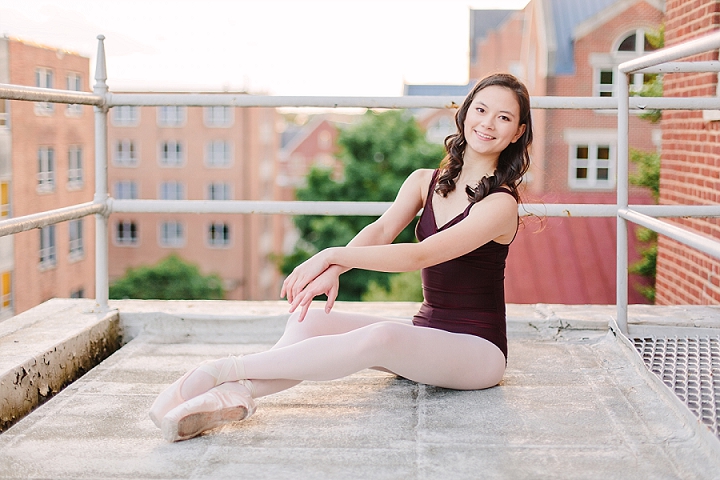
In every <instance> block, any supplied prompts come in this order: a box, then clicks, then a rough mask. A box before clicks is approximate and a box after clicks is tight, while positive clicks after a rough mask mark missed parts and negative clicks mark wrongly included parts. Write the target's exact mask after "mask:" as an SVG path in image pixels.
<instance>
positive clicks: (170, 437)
mask: <svg viewBox="0 0 720 480" xmlns="http://www.w3.org/2000/svg"><path fill="white" fill-rule="evenodd" d="M238 383H240V384H241V385H243V386H245V387H246V388H247V390H248V392H247V393H244V392H242V391H238V390H237V385H232V384H231V383H224V384H222V385H219V386H217V387H215V388H213V389H211V390H210V391H208V392H206V393H203V394H202V395H198V396H197V397H195V398H191V399H190V400H188V401H187V402H185V403H183V404H181V405H179V406H177V407H175V408H174V409H172V410H171V411H170V412H168V414H167V415H165V417H164V418H163V419H162V427H161V428H162V432H163V437H165V440H167V441H168V442H177V441H180V440H187V439H189V438H192V437H196V436H198V435H200V434H201V433H202V432H204V431H206V430H210V429H211V428H216V427H219V426H221V425H224V424H226V423H229V422H237V421H240V420H244V419H246V418H248V417H249V416H250V415H252V414H253V413H255V401H254V400H253V398H252V394H251V391H252V386H251V385H250V384H249V383H250V382H249V381H241V382H238Z"/></svg>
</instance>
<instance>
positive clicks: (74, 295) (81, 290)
mask: <svg viewBox="0 0 720 480" xmlns="http://www.w3.org/2000/svg"><path fill="white" fill-rule="evenodd" d="M70 298H85V289H84V288H82V287H80V288H78V289H77V290H73V291H72V292H70Z"/></svg>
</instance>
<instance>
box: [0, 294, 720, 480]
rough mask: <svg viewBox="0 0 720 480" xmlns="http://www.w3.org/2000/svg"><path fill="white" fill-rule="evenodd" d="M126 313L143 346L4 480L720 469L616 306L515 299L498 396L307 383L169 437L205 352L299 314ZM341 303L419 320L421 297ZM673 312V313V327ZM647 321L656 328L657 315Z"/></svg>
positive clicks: (10, 463)
mask: <svg viewBox="0 0 720 480" xmlns="http://www.w3.org/2000/svg"><path fill="white" fill-rule="evenodd" d="M113 306H115V307H117V308H118V309H119V311H120V323H121V325H122V326H123V331H124V333H125V335H126V339H128V340H129V342H128V343H127V344H126V345H125V346H123V347H122V348H121V349H120V350H118V351H117V352H115V353H114V354H113V355H111V356H110V357H109V358H108V359H107V360H105V361H103V362H102V363H101V364H100V365H99V366H98V367H96V368H94V369H93V370H91V371H90V372H88V373H87V374H86V375H84V376H83V377H82V378H81V379H80V380H78V381H76V382H74V383H73V384H71V385H70V386H69V387H67V388H66V389H65V390H63V391H62V392H61V393H59V394H58V395H56V396H55V397H54V398H52V399H51V400H50V401H48V402H47V403H45V404H44V405H42V406H41V407H40V408H38V409H37V410H35V411H34V412H33V413H31V414H30V415H29V416H27V417H26V418H24V419H23V420H21V421H20V422H18V423H17V424H16V425H15V426H13V427H12V428H10V429H9V430H8V431H6V432H5V433H3V434H1V435H0V479H4V478H57V479H64V478H68V479H69V478H73V479H85V478H87V479H90V478H93V479H94V478H118V479H120V478H124V479H129V478H158V479H169V478H188V479H189V478H193V479H195V478H213V479H222V478H237V477H241V476H242V477H248V478H272V479H278V478H279V479H282V478H293V479H295V478H303V479H305V478H309V479H313V478H358V477H362V478H393V479H395V478H438V477H447V478H513V479H515V478H573V479H575V478H602V479H608V478H629V477H632V478H635V477H637V478H688V479H690V478H692V479H696V478H697V479H702V478H716V477H717V472H718V471H720V442H718V440H717V439H716V438H715V437H714V436H713V435H712V434H711V433H710V432H709V431H708V430H707V429H706V428H705V427H704V426H702V425H699V424H698V422H697V420H696V419H694V417H693V416H692V414H691V413H690V412H689V411H688V410H687V409H686V408H685V407H684V406H683V405H682V404H681V403H680V402H679V401H678V400H677V399H676V398H675V397H674V396H673V395H672V393H671V392H670V391H669V390H668V389H667V388H666V387H665V386H664V385H662V383H661V382H659V380H657V378H656V377H654V376H653V375H652V374H650V373H649V372H648V371H647V370H646V369H645V367H644V366H643V364H642V361H641V359H640V358H639V356H638V355H637V354H636V353H635V351H634V350H633V348H632V346H630V345H628V344H627V343H626V342H624V341H623V340H622V337H619V336H616V335H614V334H613V333H612V332H610V331H608V320H609V319H610V318H611V317H612V313H613V310H614V307H604V306H582V307H577V308H575V307H574V306H572V308H568V307H566V306H550V305H535V306H533V305H527V306H523V305H510V306H508V316H509V321H508V337H509V352H510V354H509V359H508V369H507V373H506V375H505V378H504V380H503V382H502V384H501V385H500V386H498V387H495V388H492V389H488V390H484V391H470V392H464V391H452V390H446V389H441V388H435V387H430V386H426V385H419V384H415V383H413V382H410V381H407V380H404V379H402V378H398V377H395V376H393V375H388V374H384V373H380V372H375V371H363V372H360V373H358V374H355V375H352V376H350V377H347V378H345V379H342V380H337V381H332V382H305V383H303V384H301V385H300V386H298V387H296V388H294V389H291V390H288V391H285V392H282V393H280V394H277V395H274V396H271V397H267V398H263V399H260V400H259V402H258V411H257V413H256V414H255V415H254V416H253V417H252V418H250V419H249V420H247V421H245V422H240V423H236V424H231V425H227V426H224V427H222V428H219V429H216V430H214V431H211V432H208V433H207V434H205V435H203V436H201V437H198V438H196V439H192V440H189V441H186V442H180V443H177V444H168V443H166V442H165V441H164V440H163V439H162V437H161V435H160V432H159V431H158V430H157V429H156V428H155V426H154V425H153V424H152V422H151V421H150V419H149V418H148V416H147V410H148V408H149V406H150V404H151V403H152V401H153V400H154V397H155V396H156V395H157V393H158V392H160V391H161V390H162V389H163V388H164V387H165V386H166V385H167V384H169V383H170V382H172V381H173V380H175V379H176V378H177V377H178V376H180V375H181V374H182V373H184V372H185V371H186V370H187V369H189V368H191V367H192V366H195V365H196V364H197V363H199V362H200V361H202V360H205V359H208V358H216V357H221V356H225V355H228V354H240V353H251V352H255V351H260V350H263V349H266V348H268V347H269V346H270V345H271V344H272V343H273V342H274V341H275V340H276V339H277V338H278V337H279V335H280V332H281V331H282V328H283V325H284V321H285V318H286V315H285V314H284V311H285V305H283V304H281V303H276V302H207V303H203V302H134V301H127V302H118V303H114V304H113ZM336 308H337V309H339V310H342V309H346V310H351V311H366V312H373V313H377V314H382V315H388V316H401V317H408V316H410V315H412V314H413V313H414V311H415V309H416V308H417V305H415V304H379V303H366V304H342V303H341V304H338V305H337V307H336ZM691 310H692V309H690V310H685V309H683V310H679V311H678V313H677V315H678V316H683V315H684V316H685V317H686V318H687V319H689V321H690V323H692V322H694V321H695V320H696V319H697V317H698V316H699V317H701V318H700V320H701V321H700V322H699V323H700V324H701V325H700V326H701V327H702V328H712V327H711V326H709V325H710V324H711V323H712V322H714V321H715V320H713V318H712V317H713V316H712V315H708V313H710V311H703V312H695V313H693V312H692V311H691ZM631 313H633V312H632V311H631ZM671 315H672V312H671V311H670V310H666V309H662V308H661V309H659V313H658V316H659V317H660V318H661V319H663V320H662V321H665V320H664V319H667V321H670V320H669V319H670V317H671ZM715 315H716V316H715V318H718V316H717V310H716V311H715ZM639 316H640V317H642V319H643V322H645V323H646V324H650V323H651V320H652V310H647V309H643V310H641V311H640V314H639ZM0 325H1V324H0Z"/></svg>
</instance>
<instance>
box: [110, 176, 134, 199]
mask: <svg viewBox="0 0 720 480" xmlns="http://www.w3.org/2000/svg"><path fill="white" fill-rule="evenodd" d="M114 191H115V194H114V195H113V196H114V197H115V198H116V199H117V200H135V199H137V198H138V190H137V183H135V182H133V181H132V180H120V181H117V182H115V185H114Z"/></svg>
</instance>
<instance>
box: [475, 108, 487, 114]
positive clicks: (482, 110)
mask: <svg viewBox="0 0 720 480" xmlns="http://www.w3.org/2000/svg"><path fill="white" fill-rule="evenodd" d="M476 110H477V111H478V112H479V113H485V109H484V108H482V107H477V109H476Z"/></svg>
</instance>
